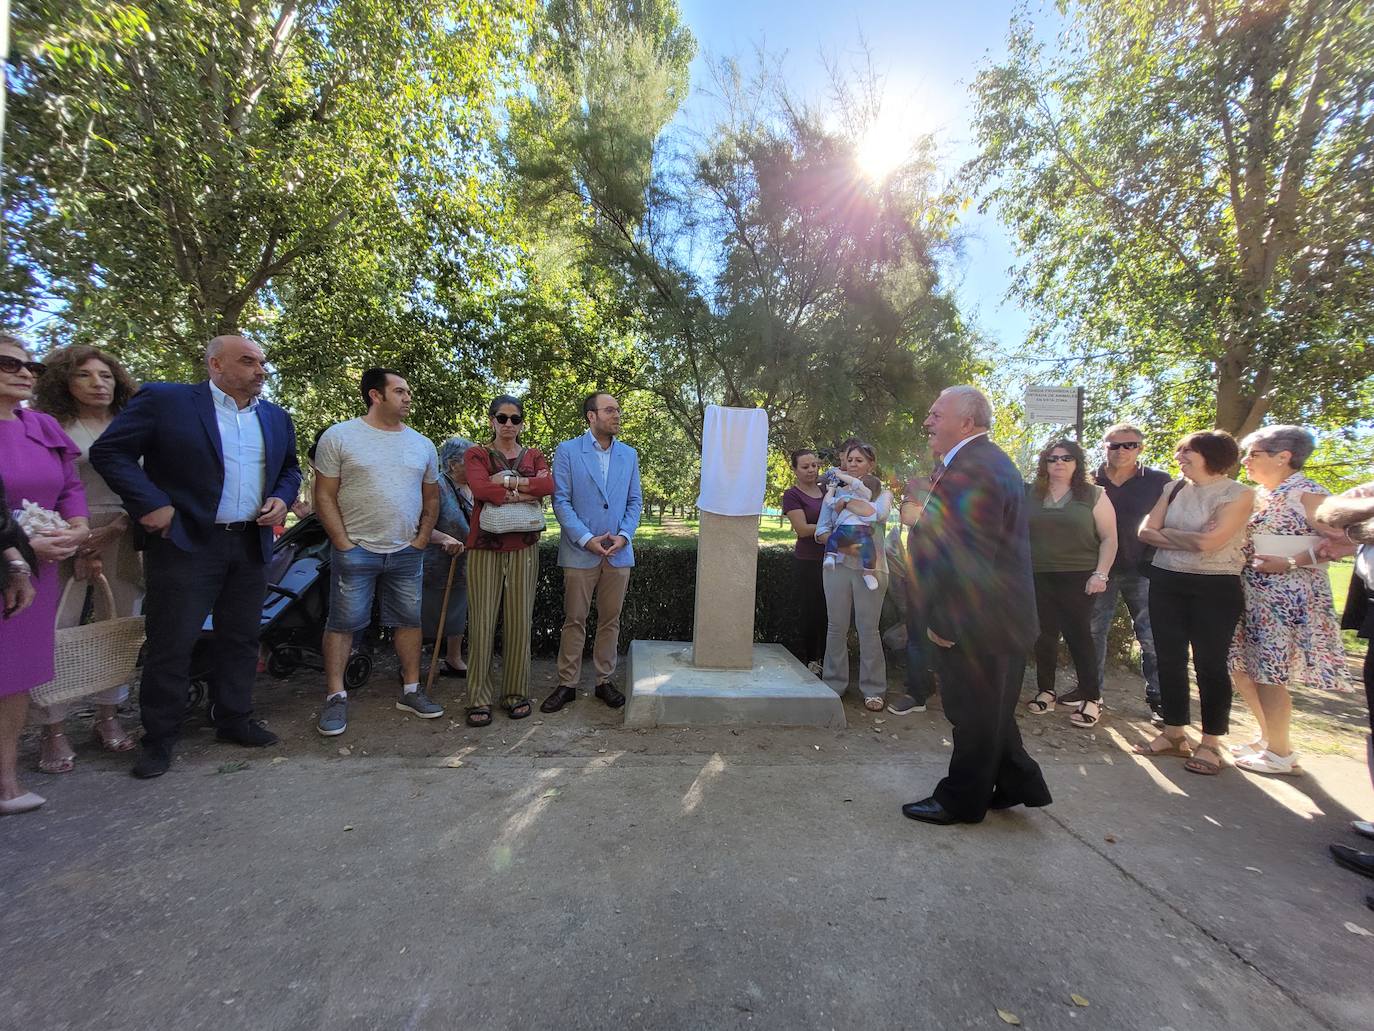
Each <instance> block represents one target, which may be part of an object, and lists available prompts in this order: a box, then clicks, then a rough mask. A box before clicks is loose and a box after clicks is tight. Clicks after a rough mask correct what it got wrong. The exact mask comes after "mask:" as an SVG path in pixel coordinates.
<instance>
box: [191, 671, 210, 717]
mask: <svg viewBox="0 0 1374 1031" xmlns="http://www.w3.org/2000/svg"><path fill="white" fill-rule="evenodd" d="M208 693H209V685H208V684H206V683H205V681H204V680H192V681H191V690H190V692H188V694H187V696H186V718H187V719H191V718H192V717H194V716H195V714H196V710H197V709H199V708H200V707H201V705H202V704H203V703H204V701H205V696H206V695H207V694H208Z"/></svg>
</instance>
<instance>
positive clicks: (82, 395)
mask: <svg viewBox="0 0 1374 1031" xmlns="http://www.w3.org/2000/svg"><path fill="white" fill-rule="evenodd" d="M43 364H44V365H45V366H46V367H47V370H48V371H47V372H46V373H45V374H44V375H43V376H42V377H41V378H40V379H39V381H38V386H37V387H36V388H35V389H34V398H33V407H34V409H35V410H37V411H40V412H47V413H48V414H49V415H51V416H52V417H53V418H55V419H56V420H57V421H58V422H59V423H61V425H62V428H63V429H64V430H65V431H66V432H67V435H68V436H70V437H71V438H72V440H73V442H75V444H76V445H77V447H79V448H80V449H81V456H80V457H79V458H78V459H77V462H76V470H77V473H78V474H79V475H80V476H81V485H82V487H84V488H85V491H86V504H87V506H88V507H89V509H90V513H91V533H90V536H89V537H87V538H86V541H85V543H84V544H82V546H81V550H80V551H79V552H78V553H77V555H76V558H75V559H73V560H72V561H70V562H63V563H62V567H61V569H60V571H59V574H58V576H59V582H58V595H59V597H61V596H62V594H63V592H64V589H65V588H66V586H67V583H68V581H70V580H71V579H73V578H75V579H76V580H88V579H92V578H95V577H99V576H101V575H103V576H104V577H105V578H106V580H108V581H109V584H110V592H111V594H113V595H114V602H115V612H114V614H115V615H116V616H133V615H137V614H138V613H139V612H140V611H141V610H142V605H143V563H142V562H141V561H140V558H139V553H138V552H137V551H136V550H135V549H134V535H133V532H132V525H133V524H132V522H131V520H130V519H129V514H128V513H127V512H125V511H124V503H123V502H122V501H121V500H120V498H119V495H118V494H116V493H115V492H114V491H112V490H111V489H110V488H109V486H108V485H107V484H106V483H105V481H104V479H102V478H101V476H100V474H99V473H98V472H96V471H95V469H94V468H93V467H92V466H91V463H90V461H89V460H88V456H89V454H90V450H91V445H92V444H94V443H95V442H96V439H97V438H98V437H99V436H100V435H101V434H102V433H104V432H105V428H106V427H107V426H109V425H110V423H111V422H112V421H113V420H114V417H115V416H116V415H118V414H119V413H120V412H121V411H122V410H123V409H124V406H125V405H127V404H128V403H129V399H130V398H131V397H133V396H134V391H136V390H137V389H138V385H137V384H136V383H135V382H134V380H133V377H132V376H130V375H129V373H128V372H127V371H126V370H125V368H124V366H123V365H121V364H120V363H119V362H118V360H116V359H115V357H114V356H113V355H111V354H107V353H106V352H104V351H102V350H100V349H99V348H95V347H87V346H84V345H80V344H78V345H75V346H72V347H64V348H61V349H60V350H57V351H53V352H51V353H49V354H48V355H47V356H46V357H44V359H43ZM85 600H86V592H85V591H84V590H74V591H71V592H70V594H69V595H68V601H67V603H66V604H65V605H63V606H62V609H61V611H60V612H58V614H57V623H58V625H59V626H63V627H67V626H76V625H77V624H78V623H80V622H81V613H82V609H83V608H84V607H85V606H84V602H85ZM128 697H129V688H128V685H121V686H120V687H116V688H111V689H110V690H108V691H101V692H100V693H99V694H95V695H91V696H90V697H89V698H88V699H87V701H88V702H89V703H93V704H94V705H95V724H94V731H95V740H96V743H97V744H98V745H100V747H101V748H103V749H105V751H107V752H127V751H129V750H130V749H132V748H133V747H134V739H133V738H131V737H130V736H129V735H128V734H127V733H126V732H125V730H124V727H123V726H121V725H120V722H119V716H118V714H117V707H118V706H119V704H120V703H121V702H123V701H124V700H125V699H126V698H128ZM69 709H70V706H69V705H66V704H59V705H35V706H34V707H33V719H34V721H35V722H36V723H38V724H39V725H41V726H42V728H43V734H42V737H41V738H40V739H39V746H38V768H39V769H40V770H41V771H43V772H44V773H68V772H70V771H71V769H72V768H73V766H74V765H75V762H76V752H75V751H73V749H72V746H71V742H70V741H68V740H67V735H66V734H65V733H63V729H62V721H63V720H64V719H66V717H67V713H68V711H69Z"/></svg>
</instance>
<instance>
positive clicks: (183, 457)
mask: <svg viewBox="0 0 1374 1031" xmlns="http://www.w3.org/2000/svg"><path fill="white" fill-rule="evenodd" d="M205 361H206V365H207V366H208V368H209V373H210V378H209V381H208V382H206V383H197V384H194V385H190V384H183V383H152V384H148V385H146V386H144V387H143V389H142V390H140V391H139V392H138V393H137V394H135V395H134V397H133V400H132V401H130V402H129V405H128V407H127V408H125V409H124V410H123V411H122V412H120V413H119V415H117V416H116V417H115V420H114V422H112V423H111V424H110V427H109V429H107V430H106V431H105V432H104V434H102V435H101V437H100V439H99V440H97V441H96V442H95V444H94V445H93V446H92V448H91V464H92V465H93V466H95V469H96V471H97V472H98V473H100V475H101V476H103V477H104V478H105V482H106V483H108V484H109V485H110V486H111V487H112V488H113V489H114V491H115V492H116V493H117V494H119V496H120V498H121V499H122V500H123V502H124V507H125V508H126V509H127V510H128V512H129V514H130V515H131V516H133V518H134V519H135V520H137V521H138V524H139V527H140V529H141V530H142V532H143V536H144V552H143V564H144V572H145V575H146V578H147V584H148V594H147V600H146V601H145V602H144V605H143V612H144V615H145V616H146V618H147V634H148V646H147V652H146V654H145V659H144V664H143V679H142V682H141V686H140V688H139V706H140V709H141V711H142V716H143V753H142V755H141V756H140V758H139V759H138V761H137V762H136V763H135V764H134V768H133V771H132V772H133V775H134V776H135V777H141V778H145V779H146V778H149V777H158V776H161V775H162V774H164V773H166V772H167V769H168V767H169V766H170V765H171V762H172V748H173V746H174V745H175V744H176V740H177V736H178V735H179V733H180V730H181V721H182V718H183V716H184V714H185V711H186V701H187V697H188V693H189V688H190V672H191V652H192V649H193V648H194V647H195V644H196V640H197V638H198V637H199V636H200V631H201V627H202V626H203V625H204V623H205V617H206V616H208V615H210V614H211V613H212V612H213V614H214V627H215V636H214V649H215V661H214V664H213V668H214V671H215V672H214V681H213V683H212V684H211V687H212V689H213V692H214V695H213V696H214V699H215V703H214V707H213V713H214V717H215V724H216V728H217V732H216V736H217V737H218V738H219V739H220V740H221V741H231V742H234V743H236V744H240V745H244V746H247V747H258V748H261V747H264V746H266V745H271V744H275V743H276V741H277V738H276V735H274V734H272V733H271V732H270V731H268V730H267V729H266V728H265V727H263V725H262V724H261V723H260V722H258V721H257V720H254V719H252V718H251V717H252V713H253V681H254V679H255V678H256V673H257V661H258V625H259V621H260V619H261V614H262V601H263V597H264V595H265V594H266V593H267V560H268V559H269V558H271V555H272V527H273V526H276V525H277V524H279V523H281V522H282V520H284V519H285V518H286V510H287V508H288V507H289V506H290V505H291V503H292V502H293V501H295V500H296V493H297V491H299V489H300V485H301V471H300V466H299V465H298V464H297V462H296V431H295V427H294V426H292V424H291V417H290V416H289V415H287V414H286V412H284V411H283V410H282V409H280V408H278V407H277V406H276V405H274V404H272V403H271V402H268V401H263V400H261V399H260V398H259V396H258V395H259V394H261V393H262V388H263V385H264V383H265V382H266V379H267V370H266V365H265V363H266V358H265V357H264V355H263V353H262V348H260V347H259V346H258V345H257V344H256V343H254V342H253V341H252V340H249V339H247V338H246V337H241V336H220V337H216V338H215V339H213V340H211V341H210V344H209V346H208V347H207V348H206V350H205Z"/></svg>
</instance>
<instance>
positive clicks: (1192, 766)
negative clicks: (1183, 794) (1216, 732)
mask: <svg viewBox="0 0 1374 1031" xmlns="http://www.w3.org/2000/svg"><path fill="white" fill-rule="evenodd" d="M1201 752H1211V753H1212V754H1213V755H1215V756H1216V757H1217V761H1216V762H1209V761H1208V760H1206V759H1203V758H1202V757H1201V755H1200V754H1199V753H1201ZM1183 768H1184V769H1185V770H1187V771H1188V772H1189V773H1199V774H1201V775H1202V776H1204V777H1215V776H1216V775H1217V774H1218V773H1220V772H1221V751H1220V750H1219V749H1218V748H1217V747H1216V746H1215V745H1199V746H1198V747H1197V750H1196V751H1194V752H1193V754H1192V756H1191V757H1189V759H1188V761H1187V762H1185V763H1184V764H1183Z"/></svg>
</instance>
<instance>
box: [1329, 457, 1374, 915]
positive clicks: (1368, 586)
mask: <svg viewBox="0 0 1374 1031" xmlns="http://www.w3.org/2000/svg"><path fill="white" fill-rule="evenodd" d="M1317 518H1318V519H1319V520H1320V521H1321V522H1323V523H1326V524H1327V525H1328V526H1334V527H1336V528H1338V529H1342V530H1344V531H1345V537H1346V539H1345V541H1341V542H1337V541H1332V540H1327V541H1323V542H1322V544H1321V545H1320V547H1319V550H1320V552H1321V557H1322V558H1345V557H1347V556H1349V555H1352V554H1357V549H1358V554H1357V557H1356V559H1355V571H1354V575H1353V576H1351V577H1350V592H1349V594H1348V595H1347V596H1346V601H1345V614H1344V616H1343V617H1342V619H1341V628H1342V629H1344V630H1354V631H1355V633H1356V636H1358V637H1359V638H1361V639H1362V640H1364V641H1367V642H1369V645H1368V647H1366V649H1365V656H1364V693H1365V700H1366V701H1367V702H1368V706H1369V732H1370V733H1369V774H1370V777H1371V778H1374V482H1371V483H1365V484H1362V485H1361V486H1359V487H1355V488H1352V489H1351V490H1348V491H1346V492H1345V493H1344V494H1341V495H1340V496H1339V497H1334V498H1327V499H1326V500H1325V501H1323V502H1322V503H1321V505H1320V506H1318V508H1317ZM1350 828H1351V830H1353V831H1354V832H1355V833H1356V834H1359V835H1361V836H1362V837H1365V838H1371V839H1374V821H1371V820H1355V821H1354V822H1353V823H1352V824H1351V825H1350ZM1331 857H1332V858H1333V859H1335V860H1336V862H1338V863H1340V864H1341V866H1344V867H1346V868H1347V869H1350V870H1354V871H1355V872H1356V873H1361V874H1364V875H1365V876H1366V877H1374V852H1365V851H1362V850H1360V849H1357V848H1351V847H1350V846H1349V845H1346V844H1343V843H1339V842H1338V843H1335V844H1333V845H1331ZM1364 901H1365V905H1367V906H1368V907H1369V908H1370V909H1374V895H1366V896H1365V899H1364Z"/></svg>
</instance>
